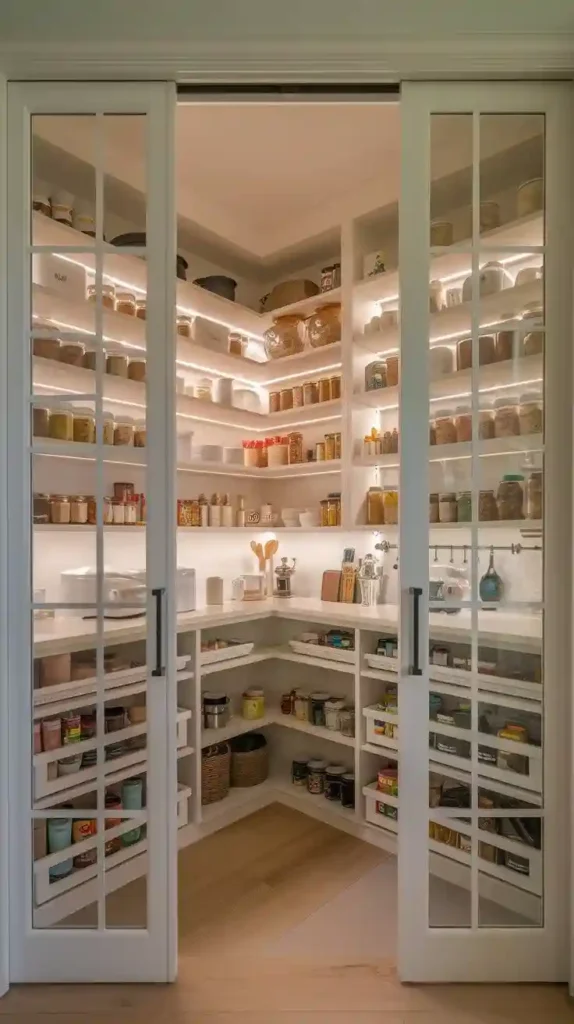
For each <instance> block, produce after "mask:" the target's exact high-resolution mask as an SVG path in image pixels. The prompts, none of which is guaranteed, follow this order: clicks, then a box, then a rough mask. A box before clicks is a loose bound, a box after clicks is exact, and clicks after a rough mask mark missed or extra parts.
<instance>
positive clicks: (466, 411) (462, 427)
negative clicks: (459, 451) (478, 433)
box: [454, 405, 472, 444]
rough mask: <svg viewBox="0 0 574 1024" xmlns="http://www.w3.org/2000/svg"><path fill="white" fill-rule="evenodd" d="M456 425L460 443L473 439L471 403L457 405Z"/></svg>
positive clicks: (455, 413) (455, 412)
mask: <svg viewBox="0 0 574 1024" xmlns="http://www.w3.org/2000/svg"><path fill="white" fill-rule="evenodd" d="M454 427H455V430H456V440H457V443H458V444H462V443H463V442H465V441H472V412H471V409H470V406H469V405H457V407H456V409H455V410H454Z"/></svg>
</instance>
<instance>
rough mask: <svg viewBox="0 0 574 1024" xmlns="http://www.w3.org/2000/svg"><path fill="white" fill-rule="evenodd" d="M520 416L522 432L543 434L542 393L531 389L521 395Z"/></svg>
mask: <svg viewBox="0 0 574 1024" xmlns="http://www.w3.org/2000/svg"><path fill="white" fill-rule="evenodd" d="M518 418H519V421H520V433H521V434H541V433H542V427H543V412H542V395H541V394H540V392H539V391H530V392H527V393H526V394H524V395H521V396H520V404H519V406H518Z"/></svg>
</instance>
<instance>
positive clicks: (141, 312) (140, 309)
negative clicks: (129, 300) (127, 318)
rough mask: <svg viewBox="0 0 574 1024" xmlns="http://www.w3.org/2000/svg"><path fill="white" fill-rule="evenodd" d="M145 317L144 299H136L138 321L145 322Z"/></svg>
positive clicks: (145, 304)
mask: <svg viewBox="0 0 574 1024" xmlns="http://www.w3.org/2000/svg"><path fill="white" fill-rule="evenodd" d="M146 315H147V302H146V300H145V299H136V316H137V317H138V319H139V320H145V319H146Z"/></svg>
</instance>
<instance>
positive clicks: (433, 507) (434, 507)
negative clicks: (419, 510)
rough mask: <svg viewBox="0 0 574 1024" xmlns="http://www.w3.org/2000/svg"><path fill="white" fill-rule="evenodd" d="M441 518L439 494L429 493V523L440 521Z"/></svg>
mask: <svg viewBox="0 0 574 1024" xmlns="http://www.w3.org/2000/svg"><path fill="white" fill-rule="evenodd" d="M438 522H440V520H439V504H438V494H436V493H433V494H429V523H438Z"/></svg>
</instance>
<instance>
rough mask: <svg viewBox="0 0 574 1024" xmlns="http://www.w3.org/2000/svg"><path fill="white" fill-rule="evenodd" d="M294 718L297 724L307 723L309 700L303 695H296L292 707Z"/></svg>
mask: <svg viewBox="0 0 574 1024" xmlns="http://www.w3.org/2000/svg"><path fill="white" fill-rule="evenodd" d="M294 714H295V718H296V719H297V720H298V721H299V722H308V721H309V698H308V697H307V695H306V694H304V693H297V695H296V696H295V707H294Z"/></svg>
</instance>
